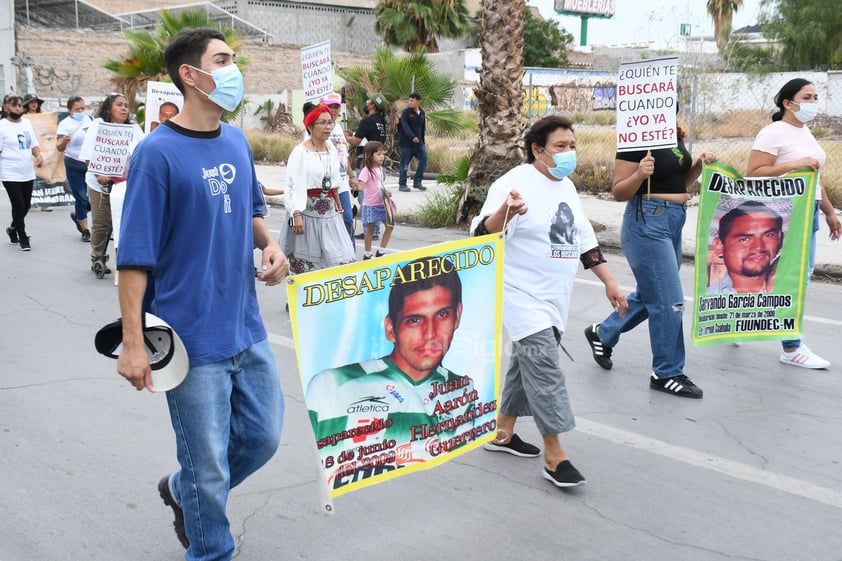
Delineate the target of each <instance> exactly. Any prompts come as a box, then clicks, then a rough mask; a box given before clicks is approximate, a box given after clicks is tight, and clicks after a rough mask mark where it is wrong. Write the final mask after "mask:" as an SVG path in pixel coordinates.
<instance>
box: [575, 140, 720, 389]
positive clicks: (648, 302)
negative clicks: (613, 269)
mask: <svg viewBox="0 0 842 561" xmlns="http://www.w3.org/2000/svg"><path fill="white" fill-rule="evenodd" d="M677 137H678V145H677V146H676V147H675V148H661V149H657V150H649V151H643V150H637V151H632V152H618V153H617V156H616V160H615V161H614V184H613V187H612V192H613V194H614V198H615V199H616V200H618V201H628V203H627V204H626V210H625V214H624V216H623V226H622V232H621V236H620V240H621V244H622V247H623V253H624V254H625V256H626V259H627V260H628V262H629V266H630V267H631V269H632V272H634V277H635V280H636V281H637V287H636V288H635V290H634V292H632V293H631V294H629V295H628V297H627V300H628V304H629V310H628V312H627V313H626V314H625V316H621V315H620V314H619V313H618V312H616V311H615V312H614V313H612V314H611V315H609V316H608V317H607V318H606V319H605V320H604V321H603V322H602V323H595V324H593V325H591V326H590V327H588V328H587V329H585V338H586V339H587V340H588V343H589V344H590V346H591V351H592V352H593V357H594V360H595V361H596V363H597V364H598V365H599V366H601V367H602V368H604V369H606V370H610V369H611V367H612V366H613V361H612V360H611V353H612V349H613V347H614V346H616V345H617V343H618V342H619V340H620V334H621V333H625V332H626V331H629V330H631V329H633V328H635V327H636V326H637V325H638V324H640V323H641V322H643V321H644V320H647V319H648V320H649V344H650V346H651V348H652V373H651V375H650V377H649V387H650V388H651V389H653V390H657V391H661V392H665V393H668V394H671V395H677V396H681V397H691V398H700V397H702V390H701V388H699V387H698V386H696V385H695V384H694V383H693V382H692V381H691V380H690V378H688V377H687V376H686V375H685V374H684V356H685V353H684V329H683V325H682V315H683V313H684V292H683V291H682V288H681V279H680V278H679V276H678V268H679V267H680V266H681V230H682V228H683V227H684V220H685V209H686V206H687V201H688V200H689V199H690V195H689V194H688V192H687V188H688V187H690V186H691V185H692V184H693V183H695V182H696V180H697V179H698V178H699V174H700V173H701V171H702V162H703V161H704V162H706V163H710V162H713V161H715V160H716V157H715V156H713V155H711V154H702V155H701V157H700V158H699V159H698V160H697V161H696V163H695V164H694V163H693V158H692V156H691V155H690V152H688V151H687V148H686V147H685V146H684V138H685V134H684V131H683V130H681V128H680V127H678V128H677Z"/></svg>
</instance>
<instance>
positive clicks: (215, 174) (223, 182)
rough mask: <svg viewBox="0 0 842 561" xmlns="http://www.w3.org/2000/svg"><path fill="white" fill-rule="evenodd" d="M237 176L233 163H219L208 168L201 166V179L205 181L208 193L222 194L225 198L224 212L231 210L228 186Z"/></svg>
mask: <svg viewBox="0 0 842 561" xmlns="http://www.w3.org/2000/svg"><path fill="white" fill-rule="evenodd" d="M236 177H237V168H235V167H234V166H233V164H219V165H218V166H215V167H212V168H210V169H207V168H202V179H204V180H205V181H207V183H208V188H209V189H210V194H211V195H212V196H214V197H216V196H217V195H222V196H223V197H224V200H225V213H226V214H228V213H230V212H231V196H230V195H228V186H229V185H232V184H233V183H234V179H235V178H236Z"/></svg>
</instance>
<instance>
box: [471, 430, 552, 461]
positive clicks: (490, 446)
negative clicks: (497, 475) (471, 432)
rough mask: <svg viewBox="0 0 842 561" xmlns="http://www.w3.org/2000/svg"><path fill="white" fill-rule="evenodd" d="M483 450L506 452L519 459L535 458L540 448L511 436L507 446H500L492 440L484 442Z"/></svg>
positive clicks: (539, 452) (538, 454) (516, 436)
mask: <svg viewBox="0 0 842 561" xmlns="http://www.w3.org/2000/svg"><path fill="white" fill-rule="evenodd" d="M483 448H485V449H486V450H489V451H491V452H507V453H509V454H512V455H513V456H518V457H520V458H536V457H538V456H540V455H541V449H540V448H538V447H537V446H535V445H533V444H529V443H528V442H524V441H523V440H521V439H520V437H519V436H518V435H516V434H513V435H512V439H511V440H510V441H509V442H508V443H507V444H500V443H498V442H495V441H493V440H492V441H491V442H486V443H485V444H484V445H483Z"/></svg>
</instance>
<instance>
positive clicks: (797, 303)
mask: <svg viewBox="0 0 842 561" xmlns="http://www.w3.org/2000/svg"><path fill="white" fill-rule="evenodd" d="M816 180H817V176H816V173H815V172H813V171H809V170H805V171H794V172H791V173H789V174H787V175H784V176H781V177H749V178H744V177H741V176H740V174H739V173H738V172H737V171H736V170H734V169H733V168H731V167H729V166H728V165H725V164H722V163H716V164H713V165H709V166H705V167H704V170H703V172H702V187H701V196H700V202H699V207H700V208H699V226H698V227H699V230H698V232H697V237H696V239H697V244H696V270H695V294H694V301H693V312H694V313H693V329H692V334H693V342H694V343H696V345H699V346H706V345H711V344H717V343H734V342H739V341H768V340H782V339H792V338H795V337H800V336H801V330H802V325H801V324H802V317H803V315H804V291H805V288H806V286H807V275H808V272H809V258H810V250H809V244H810V239H811V235H812V230H811V227H812V224H813V212H814V210H815V205H814V204H813V201H814V200H815V199H814V197H815V190H816Z"/></svg>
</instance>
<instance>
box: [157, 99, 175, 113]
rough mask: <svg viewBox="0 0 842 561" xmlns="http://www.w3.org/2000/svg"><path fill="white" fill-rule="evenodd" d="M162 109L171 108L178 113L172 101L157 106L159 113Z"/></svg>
mask: <svg viewBox="0 0 842 561" xmlns="http://www.w3.org/2000/svg"><path fill="white" fill-rule="evenodd" d="M164 107H172V108H173V109H175V112H176V113H178V112H179V109H178V105H176V104H175V103H173V102H172V101H165V102H164V103H162V104H161V105H160V106H158V111H160V110H161V109H163V108H164Z"/></svg>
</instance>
